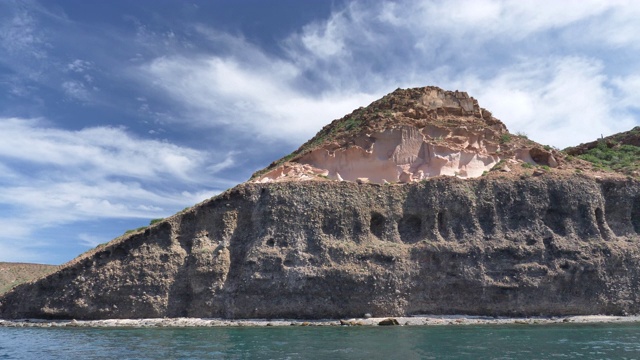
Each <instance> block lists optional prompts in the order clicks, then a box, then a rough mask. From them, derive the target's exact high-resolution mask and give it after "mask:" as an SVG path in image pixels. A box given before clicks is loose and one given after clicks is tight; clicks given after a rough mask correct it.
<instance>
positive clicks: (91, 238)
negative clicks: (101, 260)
mask: <svg viewBox="0 0 640 360" xmlns="http://www.w3.org/2000/svg"><path fill="white" fill-rule="evenodd" d="M78 239H80V243H81V244H82V245H84V246H86V247H88V248H94V247H96V246H98V245H100V244H102V243H105V242H107V241H109V240H111V239H103V238H101V237H99V236H95V235H92V234H87V233H80V234H78Z"/></svg>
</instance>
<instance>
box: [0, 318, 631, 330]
mask: <svg viewBox="0 0 640 360" xmlns="http://www.w3.org/2000/svg"><path fill="white" fill-rule="evenodd" d="M393 320H395V321H393ZM381 322H383V324H381ZM384 322H386V323H387V324H384ZM635 322H640V315H632V316H610V315H576V316H561V317H527V318H511V317H496V318H494V317H487V316H467V315H420V316H411V317H402V316H399V317H375V318H374V317H372V318H349V319H341V320H328V319H327V320H295V319H293V320H292V319H239V320H230V319H206V318H160V319H108V320H43V319H18V320H2V319H0V327H10V328H25V327H38V328H65V327H88V328H154V327H165V328H183V327H263V326H275V327H283V326H384V325H396V326H451V325H453V326H464V325H511V324H517V325H548V324H564V323H571V324H597V323H635Z"/></svg>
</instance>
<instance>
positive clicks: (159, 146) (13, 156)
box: [0, 118, 224, 241]
mask: <svg viewBox="0 0 640 360" xmlns="http://www.w3.org/2000/svg"><path fill="white" fill-rule="evenodd" d="M25 144H28V146H25ZM210 157H211V154H207V153H205V152H202V151H198V150H194V149H190V148H185V147H180V146H177V145H173V144H170V143H168V142H162V141H155V140H145V139H139V138H135V137H133V136H132V135H130V134H129V133H127V132H126V131H125V130H124V129H121V128H104V127H102V128H101V127H96V128H87V129H82V130H78V131H68V130H62V129H57V128H53V127H51V126H46V125H45V123H44V122H43V121H42V120H25V119H17V118H11V119H0V161H1V162H2V163H3V165H1V166H0V169H1V168H9V169H11V172H10V175H8V176H3V177H1V178H0V181H2V183H3V186H2V187H0V206H4V207H5V209H4V210H3V212H4V213H5V214H6V215H5V216H4V218H3V219H2V221H1V222H0V226H2V228H3V238H4V239H16V240H15V241H17V239H26V238H28V237H29V236H30V234H31V233H32V230H33V229H43V228H47V227H55V226H59V225H63V224H69V223H73V222H78V221H87V220H96V219H109V218H112V219H127V218H140V219H149V218H157V217H164V216H167V215H170V214H171V213H173V212H174V211H176V210H178V209H181V208H183V207H185V206H189V205H193V204H195V203H197V202H199V201H202V200H203V199H206V198H208V197H210V196H213V195H214V194H215V193H216V191H214V190H205V189H206V188H210V187H209V186H208V183H211V182H215V179H214V178H213V177H212V176H213V173H212V172H211V171H210V172H204V173H203V172H202V171H201V170H202V169H203V168H207V167H210V166H211V165H210V164H209V158H210ZM223 162H224V161H223ZM9 164H11V165H9ZM34 169H35V170H34ZM176 184H182V185H176ZM187 184H193V186H195V187H196V188H199V189H201V190H198V191H195V192H189V191H185V190H184V188H185V187H186V185H187ZM7 207H10V209H7ZM85 240H86V239H85ZM3 241H5V240H3Z"/></svg>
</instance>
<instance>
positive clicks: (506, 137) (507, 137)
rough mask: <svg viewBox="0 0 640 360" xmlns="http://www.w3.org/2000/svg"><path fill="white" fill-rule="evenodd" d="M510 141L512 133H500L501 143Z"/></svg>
mask: <svg viewBox="0 0 640 360" xmlns="http://www.w3.org/2000/svg"><path fill="white" fill-rule="evenodd" d="M509 141H511V135H509V134H502V135H500V144H506V143H508V142H509Z"/></svg>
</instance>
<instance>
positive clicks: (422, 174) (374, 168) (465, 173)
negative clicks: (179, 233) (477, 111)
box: [258, 126, 500, 184]
mask: <svg viewBox="0 0 640 360" xmlns="http://www.w3.org/2000/svg"><path fill="white" fill-rule="evenodd" d="M488 135H489V136H494V134H493V133H491V132H489V134H488ZM486 136H487V135H486V134H485V132H484V131H483V132H481V133H472V132H469V130H467V129H464V128H456V129H455V131H450V130H447V129H441V128H437V127H434V126H430V127H425V128H422V129H418V128H415V127H411V126H401V127H397V128H392V129H387V130H384V131H382V132H380V133H374V134H370V135H369V134H366V135H362V136H361V137H360V138H358V139H356V140H355V143H356V144H358V145H352V146H350V147H347V148H339V149H336V150H329V149H326V148H318V149H316V150H313V151H311V152H309V153H307V154H306V155H304V156H302V157H301V158H300V159H298V160H297V161H296V162H297V163H298V164H300V165H301V166H305V165H306V166H308V167H307V168H306V169H307V170H308V171H298V172H299V173H300V174H302V173H304V174H308V173H309V171H312V172H313V173H316V174H324V175H325V176H327V177H328V178H329V179H332V180H347V181H356V180H357V179H358V178H368V179H369V181H370V182H372V183H378V184H382V183H384V182H400V183H408V182H411V181H420V180H422V179H425V178H429V177H433V176H440V175H448V176H458V177H461V178H474V177H479V176H481V175H482V173H483V172H484V171H488V170H490V169H491V168H492V167H493V166H494V165H495V164H497V163H498V162H499V161H500V157H499V156H497V155H495V154H490V152H495V150H496V146H495V145H492V146H485V138H486ZM290 167H291V165H289V167H286V166H284V167H278V168H276V169H274V170H272V171H271V172H269V173H267V174H265V175H264V176H263V177H261V178H260V179H259V180H258V181H259V182H270V181H274V180H278V179H283V178H285V177H286V178H288V179H290V180H293V177H292V176H288V177H287V176H285V173H286V171H287V168H290ZM300 170H302V169H300ZM292 175H293V173H292ZM298 180H305V179H304V178H303V177H299V178H298Z"/></svg>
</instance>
